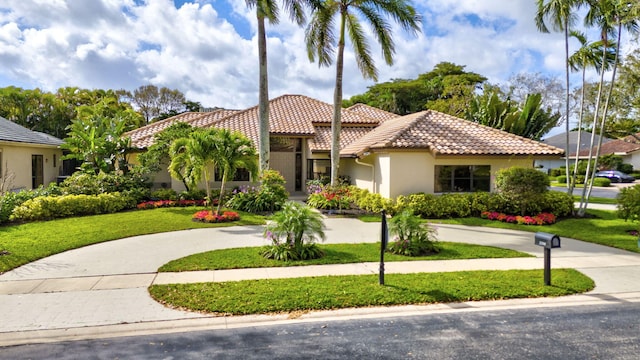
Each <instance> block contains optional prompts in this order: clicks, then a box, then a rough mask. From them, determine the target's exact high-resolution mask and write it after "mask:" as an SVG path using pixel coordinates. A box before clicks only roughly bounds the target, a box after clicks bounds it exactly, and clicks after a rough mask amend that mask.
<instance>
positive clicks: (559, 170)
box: [549, 168, 567, 178]
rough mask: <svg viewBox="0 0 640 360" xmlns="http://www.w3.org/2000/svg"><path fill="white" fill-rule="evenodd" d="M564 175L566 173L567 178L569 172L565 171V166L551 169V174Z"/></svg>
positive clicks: (555, 175) (554, 175)
mask: <svg viewBox="0 0 640 360" xmlns="http://www.w3.org/2000/svg"><path fill="white" fill-rule="evenodd" d="M562 175H564V176H565V178H566V176H567V173H566V171H565V168H555V169H551V170H550V171H549V176H553V177H558V176H562Z"/></svg>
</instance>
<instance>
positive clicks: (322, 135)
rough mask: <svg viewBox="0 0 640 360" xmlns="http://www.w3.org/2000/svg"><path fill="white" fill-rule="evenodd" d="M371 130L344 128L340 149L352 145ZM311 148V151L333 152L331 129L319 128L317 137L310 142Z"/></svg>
mask: <svg viewBox="0 0 640 360" xmlns="http://www.w3.org/2000/svg"><path fill="white" fill-rule="evenodd" d="M371 130H372V128H371V127H358V126H350V127H343V128H342V129H341V131H340V148H341V149H342V148H344V147H345V146H347V145H349V144H351V143H352V142H354V141H356V140H357V139H359V138H361V137H363V136H364V135H366V134H367V133H369V132H370V131H371ZM309 148H310V149H311V151H331V127H330V126H317V127H316V136H315V137H314V138H313V139H310V140H309Z"/></svg>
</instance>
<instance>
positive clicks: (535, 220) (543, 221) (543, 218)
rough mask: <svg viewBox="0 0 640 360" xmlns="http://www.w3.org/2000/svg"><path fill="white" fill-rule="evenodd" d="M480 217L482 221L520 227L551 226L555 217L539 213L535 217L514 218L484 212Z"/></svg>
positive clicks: (513, 216) (493, 212) (514, 216)
mask: <svg viewBox="0 0 640 360" xmlns="http://www.w3.org/2000/svg"><path fill="white" fill-rule="evenodd" d="M481 217H482V218H483V219H488V220H496V221H502V222H506V223H511V224H521V225H551V224H555V222H556V216H555V215H553V214H550V213H541V214H538V215H536V216H519V215H517V216H516V215H507V214H503V213H498V212H495V211H484V212H482V214H481Z"/></svg>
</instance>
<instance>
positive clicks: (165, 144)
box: [138, 122, 197, 190]
mask: <svg viewBox="0 0 640 360" xmlns="http://www.w3.org/2000/svg"><path fill="white" fill-rule="evenodd" d="M196 130H197V128H195V127H193V126H191V125H189V124H187V123H183V122H176V123H175V124H172V125H171V126H169V127H168V128H166V129H164V130H162V131H161V132H159V133H157V134H155V135H154V139H155V142H154V143H153V145H151V146H149V147H148V148H147V151H145V152H143V153H141V154H140V155H139V156H138V159H139V161H140V169H139V171H140V172H142V173H154V172H158V171H160V170H161V167H160V164H161V163H162V161H163V160H165V159H168V158H169V149H170V148H171V144H172V143H173V142H174V141H175V140H177V139H180V138H188V137H189V135H191V133H193V132H194V131H196ZM175 177H176V178H177V179H178V180H180V181H181V182H182V183H183V184H184V186H185V188H186V189H187V190H189V189H190V184H189V183H188V182H187V181H186V180H185V179H184V176H183V173H182V171H181V170H180V171H176V172H175Z"/></svg>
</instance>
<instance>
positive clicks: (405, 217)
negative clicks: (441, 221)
mask: <svg viewBox="0 0 640 360" xmlns="http://www.w3.org/2000/svg"><path fill="white" fill-rule="evenodd" d="M389 233H390V234H392V235H393V236H394V239H393V241H392V242H391V244H390V245H389V250H388V251H389V252H391V253H394V254H398V255H405V256H424V255H429V254H435V253H438V252H440V249H439V248H438V247H437V246H436V243H435V242H436V237H435V230H434V229H433V228H431V227H429V225H428V224H426V223H423V222H422V220H420V218H419V217H418V216H416V215H414V214H413V213H412V212H411V210H409V209H405V210H403V211H402V212H401V213H400V214H398V215H396V216H394V217H392V218H391V220H389Z"/></svg>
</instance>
